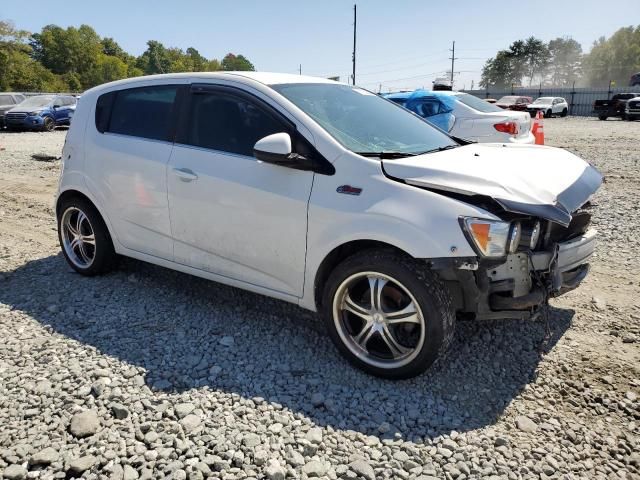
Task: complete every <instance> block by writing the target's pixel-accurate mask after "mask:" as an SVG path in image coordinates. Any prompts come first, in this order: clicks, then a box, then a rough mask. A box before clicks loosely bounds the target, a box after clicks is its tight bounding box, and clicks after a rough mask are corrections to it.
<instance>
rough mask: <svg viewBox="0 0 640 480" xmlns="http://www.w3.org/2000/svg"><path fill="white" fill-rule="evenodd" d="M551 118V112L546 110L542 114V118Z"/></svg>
mask: <svg viewBox="0 0 640 480" xmlns="http://www.w3.org/2000/svg"><path fill="white" fill-rule="evenodd" d="M552 116H553V112H552V111H551V110H547V111H546V112H545V114H544V118H551V117H552Z"/></svg>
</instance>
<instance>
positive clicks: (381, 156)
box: [355, 151, 419, 160]
mask: <svg viewBox="0 0 640 480" xmlns="http://www.w3.org/2000/svg"><path fill="white" fill-rule="evenodd" d="M355 153H357V154H358V155H362V156H363V157H373V158H379V159H380V160H385V159H386V160H391V159H394V158H406V157H415V156H416V155H419V154H417V153H409V152H385V151H382V152H355Z"/></svg>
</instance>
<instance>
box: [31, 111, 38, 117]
mask: <svg viewBox="0 0 640 480" xmlns="http://www.w3.org/2000/svg"><path fill="white" fill-rule="evenodd" d="M38 115H40V110H37V111H35V112H29V116H30V117H37V116H38Z"/></svg>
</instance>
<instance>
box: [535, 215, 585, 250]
mask: <svg viewBox="0 0 640 480" xmlns="http://www.w3.org/2000/svg"><path fill="white" fill-rule="evenodd" d="M589 225H591V214H590V213H589V212H588V211H586V210H584V209H582V210H578V211H577V212H574V213H573V214H572V216H571V223H570V224H569V226H568V227H564V226H562V225H558V224H557V223H553V222H549V223H548V227H547V233H546V235H545V244H546V245H550V244H552V243H558V242H566V241H568V240H571V239H572V238H576V237H579V236H580V235H584V234H585V233H587V230H589Z"/></svg>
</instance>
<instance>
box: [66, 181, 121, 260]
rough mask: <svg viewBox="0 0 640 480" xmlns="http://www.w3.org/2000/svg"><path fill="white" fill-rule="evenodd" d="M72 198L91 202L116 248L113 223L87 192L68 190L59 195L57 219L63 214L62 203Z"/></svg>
mask: <svg viewBox="0 0 640 480" xmlns="http://www.w3.org/2000/svg"><path fill="white" fill-rule="evenodd" d="M70 198H81V199H83V200H85V201H87V202H89V203H90V204H91V205H92V206H93V207H94V208H95V209H96V210H97V211H98V214H99V215H100V217H101V218H102V221H103V222H104V224H105V225H106V226H107V230H108V231H109V236H110V237H111V240H112V242H113V244H114V247H115V246H116V244H117V243H118V242H117V240H116V238H117V237H116V236H115V235H114V231H113V228H112V227H111V222H110V221H109V217H107V215H105V213H104V212H103V210H102V208H100V206H99V205H98V204H97V202H95V201H94V200H93V199H92V198H91V197H90V196H89V195H87V194H86V193H85V192H83V191H81V190H80V189H76V188H68V189H66V190H64V191H62V192H60V193H59V194H58V198H56V205H55V210H56V219H58V218H59V217H60V213H61V212H60V206H61V205H62V202H64V201H66V200H68V199H70Z"/></svg>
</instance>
